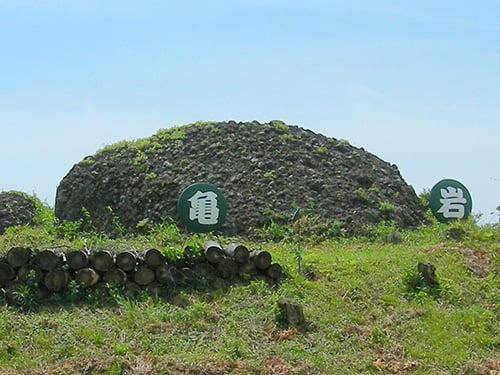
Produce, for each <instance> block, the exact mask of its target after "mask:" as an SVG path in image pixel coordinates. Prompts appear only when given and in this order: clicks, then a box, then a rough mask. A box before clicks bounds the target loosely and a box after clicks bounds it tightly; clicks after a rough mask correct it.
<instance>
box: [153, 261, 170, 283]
mask: <svg viewBox="0 0 500 375" xmlns="http://www.w3.org/2000/svg"><path fill="white" fill-rule="evenodd" d="M171 269H172V267H171V266H170V265H169V264H167V263H164V264H162V265H160V266H159V267H157V268H156V270H155V278H156V281H157V282H159V283H160V284H163V285H174V284H175V279H174V276H173V275H172V270H171Z"/></svg>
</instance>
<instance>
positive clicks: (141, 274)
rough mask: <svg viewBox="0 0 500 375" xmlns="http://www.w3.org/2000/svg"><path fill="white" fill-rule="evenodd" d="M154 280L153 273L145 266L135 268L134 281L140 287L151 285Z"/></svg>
mask: <svg viewBox="0 0 500 375" xmlns="http://www.w3.org/2000/svg"><path fill="white" fill-rule="evenodd" d="M154 279H155V272H154V271H153V270H152V269H151V268H149V267H148V266H147V265H145V264H140V265H139V266H137V268H136V270H135V272H134V281H135V282H136V283H137V284H138V285H140V286H146V285H148V284H151V283H152V282H153V281H154Z"/></svg>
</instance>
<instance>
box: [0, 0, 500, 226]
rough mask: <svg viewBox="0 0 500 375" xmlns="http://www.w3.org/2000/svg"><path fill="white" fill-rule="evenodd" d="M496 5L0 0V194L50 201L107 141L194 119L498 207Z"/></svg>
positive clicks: (499, 46)
mask: <svg viewBox="0 0 500 375" xmlns="http://www.w3.org/2000/svg"><path fill="white" fill-rule="evenodd" d="M498 19H500V3H498V2H497V1H496V0H495V1H482V0H479V1H477V2H470V1H460V0H455V1H448V0H443V1H439V2H436V1H426V0H424V1H418V2H410V1H401V0H398V1H389V0H379V1H361V0H360V1H356V0H351V1H340V0H324V1H323V0H308V1H294V0H288V1H282V0H248V1H243V0H232V1H224V0H212V1H210V0H206V1H147V0H145V1H141V2H139V1H114V0H107V1H97V0H65V1H63V0H39V1H34V0H33V1H31V0H0V43H1V44H0V45H1V53H0V57H1V58H0V124H1V126H2V142H1V144H0V145H1V147H0V158H1V162H0V190H11V189H14V190H22V191H26V192H28V193H36V195H37V196H39V197H40V198H41V199H42V200H45V201H47V203H49V204H51V205H53V202H54V197H55V191H56V188H57V185H58V184H59V182H60V180H61V179H62V178H63V177H64V175H65V174H66V173H67V172H68V171H69V169H70V168H71V167H72V166H73V164H75V163H77V162H78V161H80V160H81V159H82V158H83V157H85V156H86V155H91V154H93V153H94V152H95V151H96V150H97V149H99V148H101V147H103V146H104V145H106V144H110V143H114V142H117V141H120V140H123V139H136V138H141V137H146V136H150V135H152V134H153V133H155V132H156V131H157V130H158V129H159V128H168V127H171V126H174V125H182V124H187V123H191V122H195V121H198V120H215V121H226V120H236V121H252V120H257V121H260V122H267V121H270V120H273V119H280V120H283V121H285V122H287V123H288V124H293V125H299V126H301V127H304V128H308V129H311V130H313V131H315V132H317V133H321V134H324V135H326V136H330V137H335V138H341V139H347V140H349V141H350V142H351V144H353V145H355V146H358V147H363V148H364V149H365V150H367V151H369V152H371V153H374V154H375V155H377V156H379V157H380V158H382V159H384V160H385V161H388V162H390V163H393V164H396V165H397V166H398V167H399V170H400V171H401V174H402V176H403V178H404V179H405V180H406V181H407V182H408V183H409V184H411V185H412V186H413V187H414V189H415V191H416V192H417V193H420V192H421V191H422V190H423V189H430V188H432V186H433V185H434V184H435V183H436V182H438V181H439V180H441V179H443V178H454V179H457V180H459V181H461V182H462V183H464V184H465V185H466V186H467V187H468V189H469V191H470V192H471V194H472V198H473V202H474V203H473V206H474V208H473V211H474V212H476V213H477V212H481V213H482V214H483V220H484V221H487V222H488V221H496V220H498V217H497V215H493V214H492V212H494V211H495V209H496V207H497V206H499V205H500V151H499V150H500V23H499V22H498Z"/></svg>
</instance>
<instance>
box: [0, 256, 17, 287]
mask: <svg viewBox="0 0 500 375" xmlns="http://www.w3.org/2000/svg"><path fill="white" fill-rule="evenodd" d="M15 277H16V273H15V271H14V269H13V268H12V266H11V265H10V264H8V263H6V262H0V287H5V286H7V285H8V284H9V283H10V282H11V281H12V280H14V278H15Z"/></svg>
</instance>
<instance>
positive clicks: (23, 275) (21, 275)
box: [17, 263, 44, 283]
mask: <svg viewBox="0 0 500 375" xmlns="http://www.w3.org/2000/svg"><path fill="white" fill-rule="evenodd" d="M31 275H34V281H35V282H37V283H40V282H41V281H42V280H43V277H44V274H43V271H42V270H41V269H40V267H38V266H37V265H36V264H33V263H28V264H25V265H24V266H22V267H21V268H19V269H18V270H17V279H18V280H19V281H21V282H23V283H24V282H26V281H28V280H29V279H30V276H31Z"/></svg>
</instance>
